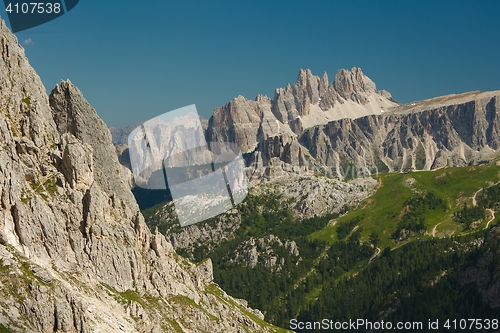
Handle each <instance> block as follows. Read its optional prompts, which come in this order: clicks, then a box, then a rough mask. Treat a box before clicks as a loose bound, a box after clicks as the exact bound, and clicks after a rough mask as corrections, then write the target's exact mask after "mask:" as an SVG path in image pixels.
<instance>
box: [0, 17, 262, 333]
mask: <svg viewBox="0 0 500 333" xmlns="http://www.w3.org/2000/svg"><path fill="white" fill-rule="evenodd" d="M0 29H1V32H2V33H1V36H2V37H1V43H0V48H1V56H2V59H3V61H2V62H1V63H0V97H1V98H0V281H1V283H0V295H1V297H0V308H1V309H2V313H1V314H0V324H1V325H3V326H4V327H7V328H8V329H9V330H10V331H12V332H49V331H50V332H94V331H95V332H172V331H176V330H177V331H178V330H183V331H191V332H237V331H252V332H258V331H262V332H265V331H269V330H270V329H271V326H262V325H261V324H258V323H257V319H258V318H259V317H260V315H261V314H259V312H258V311H253V310H251V309H248V308H246V307H245V306H243V305H235V304H240V303H241V302H239V301H237V300H234V299H232V298H231V297H230V296H228V295H226V294H225V293H224V292H223V291H221V290H220V289H219V288H218V287H217V286H216V285H214V284H213V283H212V266H211V262H210V261H206V262H204V263H201V264H199V265H195V264H192V263H190V262H188V261H186V260H184V259H182V258H180V257H179V256H178V255H177V254H176V253H175V252H174V250H173V246H172V244H171V243H170V242H169V241H168V240H166V239H165V237H164V236H163V235H160V234H159V233H155V234H152V233H151V232H150V231H149V229H148V228H147V227H146V224H145V222H144V219H143V217H142V215H141V214H140V212H139V209H138V206H137V203H136V202H135V199H134V197H133V195H132V193H131V192H130V188H129V184H128V183H127V180H126V179H124V178H122V177H121V173H122V168H121V166H120V164H119V162H118V159H117V157H116V153H115V148H114V146H113V145H112V142H111V135H110V133H109V130H108V129H107V128H106V126H105V125H104V123H103V122H102V120H101V119H100V118H99V117H98V116H97V114H96V112H95V110H94V109H93V108H92V107H91V106H90V105H89V104H88V102H87V101H86V100H85V98H84V97H83V95H82V94H81V92H80V91H79V90H78V89H77V88H76V87H75V86H74V85H72V84H71V83H70V82H69V81H63V82H61V83H60V84H59V85H58V86H57V87H56V88H55V89H54V90H53V91H52V93H51V94H50V100H49V98H48V96H47V95H46V93H45V88H44V87H43V85H42V83H41V81H40V78H39V77H38V76H37V74H36V73H35V72H34V70H33V69H32V68H31V67H30V65H29V63H28V61H27V59H26V57H25V56H24V51H23V49H22V47H21V46H20V45H19V44H18V42H17V39H16V37H15V36H14V35H13V34H11V33H10V31H9V30H8V29H7V28H6V26H5V23H4V22H3V21H1V20H0ZM187 300H189V301H187ZM193 302H194V303H193ZM191 304H195V305H196V306H194V305H191ZM248 313H250V314H252V315H248ZM259 322H260V321H259Z"/></svg>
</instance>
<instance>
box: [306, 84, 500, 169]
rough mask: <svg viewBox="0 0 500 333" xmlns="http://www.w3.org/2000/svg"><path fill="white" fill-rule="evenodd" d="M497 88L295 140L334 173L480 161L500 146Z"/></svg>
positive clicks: (337, 124) (342, 123)
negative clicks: (331, 168)
mask: <svg viewBox="0 0 500 333" xmlns="http://www.w3.org/2000/svg"><path fill="white" fill-rule="evenodd" d="M499 99H500V91H495V92H488V93H480V92H473V93H468V94H462V95H451V96H444V97H440V98H436V99H432V100H427V101H423V102H419V103H412V104H410V105H405V106H400V107H397V108H394V109H391V110H390V111H389V112H387V113H384V114H383V115H370V116H365V117H361V118H357V119H342V120H338V121H333V122H330V123H328V124H326V125H320V126H316V127H314V128H310V129H308V130H306V131H304V133H303V134H302V135H301V136H300V138H299V142H300V144H301V145H302V146H304V147H306V148H307V149H308V151H309V153H310V154H311V155H312V157H314V159H315V160H316V161H317V162H319V163H320V164H322V165H326V166H330V167H333V169H334V171H335V172H336V174H337V175H341V176H342V175H343V176H346V175H347V176H351V174H350V172H352V171H355V172H359V170H366V171H367V172H370V173H373V172H376V171H377V170H378V171H402V170H404V169H417V170H431V169H436V168H439V167H443V166H464V165H470V164H479V163H484V162H487V161H488V160H490V159H491V158H494V157H496V156H497V155H498V149H499V148H500V145H499V144H500V141H499V140H500V136H499V133H500V120H499V119H500V118H499V115H500V106H499Z"/></svg>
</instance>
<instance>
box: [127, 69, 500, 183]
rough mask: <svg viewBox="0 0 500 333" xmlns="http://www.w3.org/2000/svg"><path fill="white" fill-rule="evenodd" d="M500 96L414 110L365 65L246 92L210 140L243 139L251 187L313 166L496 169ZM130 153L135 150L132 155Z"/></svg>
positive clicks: (454, 98) (219, 114) (332, 171)
mask: <svg viewBox="0 0 500 333" xmlns="http://www.w3.org/2000/svg"><path fill="white" fill-rule="evenodd" d="M499 97H500V91H493V92H486V93H481V92H470V93H464V94H459V95H448V96H442V97H438V98H433V99H429V100H424V101H420V102H415V103H410V104H406V105H399V104H397V103H396V102H395V101H394V100H393V99H392V97H391V95H390V94H389V93H388V92H386V91H383V90H377V89H376V86H375V84H374V83H373V81H371V80H370V79H369V78H368V77H367V76H365V75H364V74H363V73H362V71H361V69H359V68H353V69H352V70H351V71H348V70H340V71H338V72H337V74H336V75H335V79H334V81H333V82H331V83H329V81H328V76H327V74H326V73H325V74H323V76H322V77H321V78H320V77H318V76H314V75H313V74H312V73H311V72H310V71H309V70H300V72H299V76H298V78H297V82H296V83H295V84H294V85H287V86H286V87H285V88H279V89H276V92H275V95H274V98H273V99H270V98H268V97H266V96H262V95H259V96H257V98H256V99H255V100H247V99H246V98H244V97H243V96H238V97H237V98H235V99H234V100H232V101H230V102H229V103H227V104H226V105H224V106H223V107H220V108H217V109H215V111H214V114H213V116H212V117H211V118H210V120H209V121H208V128H207V129H206V136H207V141H208V142H211V141H215V142H235V143H237V144H238V145H239V146H240V147H241V149H242V151H243V153H245V158H246V164H247V166H248V170H247V176H248V178H249V179H250V181H251V182H253V183H254V182H260V181H263V180H269V179H275V178H280V177H282V176H285V177H286V176H287V175H289V174H290V173H303V172H307V171H311V170H314V171H316V172H320V173H322V174H326V175H332V176H336V177H338V178H341V179H342V178H346V177H348V178H353V177H359V176H364V175H368V174H373V173H376V172H387V171H404V170H410V169H417V170H432V169H436V168H439V167H442V166H447V165H448V166H463V165H474V164H481V163H487V162H489V161H491V160H492V159H497V158H498V155H499V151H498V149H499V131H500V127H499V126H500V123H499V117H498V114H499V105H498V99H499ZM125 153H126V152H125Z"/></svg>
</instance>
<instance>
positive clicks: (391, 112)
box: [111, 68, 500, 328]
mask: <svg viewBox="0 0 500 333" xmlns="http://www.w3.org/2000/svg"><path fill="white" fill-rule="evenodd" d="M499 97H500V92H498V91H496V92H485V93H483V92H470V93H464V94H459V95H448V96H442V97H438V98H433V99H430V100H425V101H419V102H414V103H410V104H407V105H402V104H399V103H397V102H396V101H395V100H394V99H393V98H392V96H391V95H390V94H389V93H388V92H386V91H381V90H377V89H376V86H375V84H374V83H373V82H372V81H371V80H370V79H369V78H368V77H366V76H365V75H364V74H363V72H362V71H361V70H360V69H359V68H353V69H352V70H351V71H348V70H340V71H339V72H338V73H337V74H336V75H335V78H334V80H333V82H331V83H330V82H329V81H328V76H327V74H326V73H325V74H323V76H322V77H321V78H320V77H317V76H314V75H313V74H312V73H311V72H310V71H309V70H300V72H299V75H298V78H297V82H296V83H295V84H294V85H287V86H286V88H278V89H276V92H275V95H274V97H273V98H272V99H271V98H268V97H266V96H261V95H259V96H257V97H256V98H255V100H247V99H245V98H244V97H242V96H239V97H237V98H235V99H234V100H232V101H230V102H229V103H227V104H226V105H224V106H223V107H221V108H218V109H216V110H215V111H214V114H213V116H212V117H211V118H210V119H209V120H208V121H206V120H202V124H205V125H204V130H205V134H206V140H207V142H210V141H215V142H219V141H220V142H224V141H230V142H235V143H237V144H238V145H239V146H240V147H241V149H242V151H243V153H244V157H245V162H246V166H247V168H246V173H247V177H248V179H249V182H250V185H251V188H250V192H249V195H248V197H247V198H246V199H245V200H244V202H242V203H241V204H240V205H238V206H237V207H236V208H234V209H232V210H229V211H227V212H226V213H224V214H222V215H220V216H217V217H215V218H212V219H210V220H208V221H206V222H202V223H199V224H195V225H191V226H188V227H185V228H181V227H180V226H179V223H178V221H177V218H176V211H175V207H174V205H173V203H172V202H171V201H170V194H169V191H168V190H167V191H148V190H142V189H140V188H134V189H133V192H134V195H135V197H136V199H137V201H138V203H139V205H140V206H141V209H142V212H143V215H144V217H145V219H146V223H147V224H148V226H149V227H150V229H151V230H152V231H158V232H160V233H161V234H164V235H165V236H166V237H167V239H169V240H170V242H171V243H172V245H173V247H174V248H175V250H176V251H177V253H179V254H181V255H182V256H184V257H186V258H188V259H190V260H194V261H195V262H199V261H203V260H207V259H210V260H212V262H213V267H214V281H216V282H217V283H218V284H219V285H220V286H221V287H222V288H223V289H224V290H226V291H227V292H228V293H229V294H231V295H233V296H236V297H239V298H243V299H246V300H248V302H249V305H250V306H252V307H255V308H258V309H260V310H261V311H262V312H263V314H264V318H265V319H266V320H267V321H269V322H271V323H273V324H275V325H278V326H281V327H284V328H289V327H290V320H291V319H295V320H300V321H302V322H314V321H321V320H322V319H323V318H335V319H336V320H339V321H348V320H349V319H352V318H366V319H369V320H371V321H377V320H378V321H380V320H388V321H392V322H396V321H402V320H421V321H427V320H428V319H429V318H433V319H436V318H438V319H440V320H443V319H446V318H465V317H468V318H470V317H471V316H472V317H474V316H476V317H477V318H485V319H487V318H496V317H497V316H498V313H499V303H498V301H497V299H499V296H500V289H499V288H500V285H499V284H498V281H499V280H498V276H499V274H500V269H499V266H498V258H499V254H500V252H499V248H498V237H499V230H500V229H499V226H497V225H498V221H499V217H498V214H495V212H496V211H498V209H499V199H500V196H499V194H500V186H499V185H498V184H499V181H500V163H499V161H500V154H499V153H500V152H499V138H500V137H499V135H498V133H499V131H500V122H499V114H500V108H499V106H498V105H499V104H498V101H499ZM128 131H130V128H129V129H113V128H111V133H112V135H113V137H114V142H115V145H116V147H117V153H118V156H119V159H120V160H121V161H125V162H126V161H127V147H126V146H125V145H123V142H124V140H123V138H124V137H126V136H127V134H128ZM124 166H127V163H124Z"/></svg>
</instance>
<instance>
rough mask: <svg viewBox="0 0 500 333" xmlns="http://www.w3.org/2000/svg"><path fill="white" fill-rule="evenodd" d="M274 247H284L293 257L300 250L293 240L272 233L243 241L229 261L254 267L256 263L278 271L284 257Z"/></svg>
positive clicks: (297, 254) (283, 261)
mask: <svg viewBox="0 0 500 333" xmlns="http://www.w3.org/2000/svg"><path fill="white" fill-rule="evenodd" d="M276 248H284V249H286V250H287V252H288V253H289V254H290V256H293V257H299V255H300V252H299V249H298V248H297V244H296V243H295V241H289V240H286V241H285V242H283V241H282V240H281V239H279V238H278V237H276V236H274V235H269V236H267V237H261V238H257V239H256V238H253V237H252V238H250V239H248V240H246V241H245V242H243V243H242V244H241V245H240V246H239V248H238V250H237V253H236V256H235V257H234V258H233V259H231V260H230V261H231V262H244V263H245V264H246V265H248V266H250V267H252V268H253V267H255V266H257V265H258V264H260V265H262V266H263V267H264V268H266V269H269V270H271V271H275V272H278V271H280V270H281V269H282V267H283V265H284V264H285V258H283V257H281V256H280V255H279V254H277V253H275V252H276Z"/></svg>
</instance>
